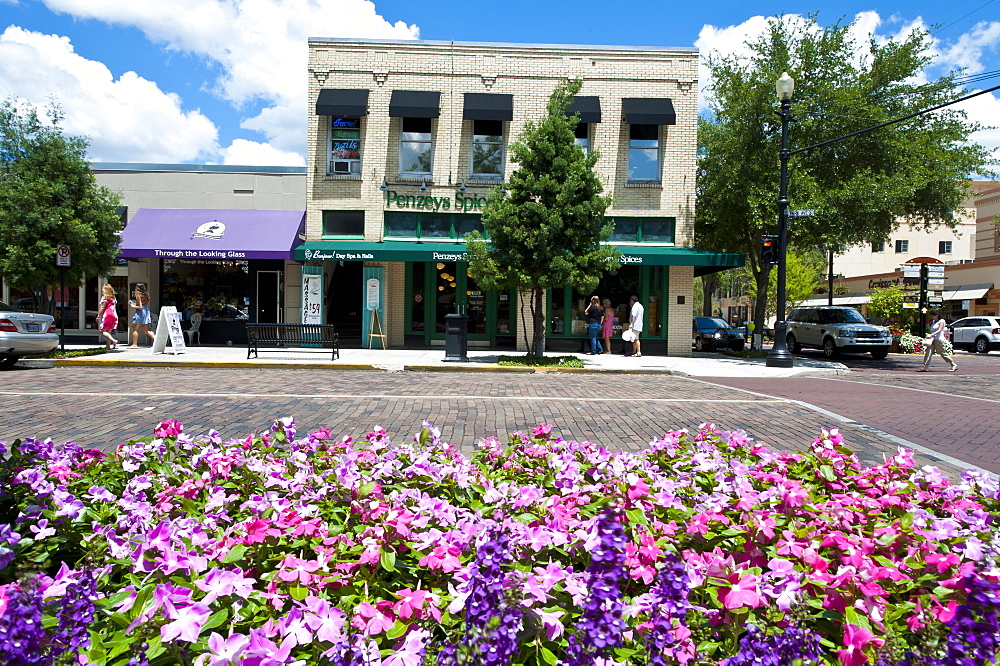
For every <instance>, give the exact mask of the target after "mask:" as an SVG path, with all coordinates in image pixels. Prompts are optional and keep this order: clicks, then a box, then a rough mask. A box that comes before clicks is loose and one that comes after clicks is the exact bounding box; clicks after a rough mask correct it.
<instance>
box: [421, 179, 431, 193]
mask: <svg viewBox="0 0 1000 666" xmlns="http://www.w3.org/2000/svg"><path fill="white" fill-rule="evenodd" d="M420 191H421V192H428V191H429V190H428V189H427V179H426V178H423V179H421V181H420Z"/></svg>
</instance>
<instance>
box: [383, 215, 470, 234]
mask: <svg viewBox="0 0 1000 666" xmlns="http://www.w3.org/2000/svg"><path fill="white" fill-rule="evenodd" d="M472 231H479V232H482V231H483V222H482V220H481V219H480V218H479V216H478V215H463V214H461V213H454V214H447V213H386V214H385V237H386V238H444V239H453V240H462V239H464V238H465V235H466V234H468V233H471V232H472Z"/></svg>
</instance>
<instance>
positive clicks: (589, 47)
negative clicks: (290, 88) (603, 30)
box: [309, 37, 698, 53]
mask: <svg viewBox="0 0 1000 666" xmlns="http://www.w3.org/2000/svg"><path fill="white" fill-rule="evenodd" d="M309 42H316V43H333V44H399V45H401V46H403V45H405V46H412V45H420V46H448V47H451V46H485V47H490V48H522V49H523V48H531V49H560V50H568V49H576V50H584V51H661V52H664V53H669V52H673V53H678V52H679V53H698V48H697V47H695V46H669V47H668V46H620V45H619V46H615V45H609V46H604V45H597V44H529V43H525V44H521V43H517V42H458V41H450V40H430V39H358V38H356V37H310V38H309Z"/></svg>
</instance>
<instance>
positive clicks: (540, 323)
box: [529, 286, 545, 356]
mask: <svg viewBox="0 0 1000 666" xmlns="http://www.w3.org/2000/svg"><path fill="white" fill-rule="evenodd" d="M530 302H531V321H532V324H533V328H534V330H533V331H532V337H531V349H530V350H529V353H530V354H533V355H535V356H544V355H545V289H544V288H542V287H539V286H535V287H533V288H532V290H531V301H530Z"/></svg>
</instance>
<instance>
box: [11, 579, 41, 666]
mask: <svg viewBox="0 0 1000 666" xmlns="http://www.w3.org/2000/svg"><path fill="white" fill-rule="evenodd" d="M6 594H7V610H6V611H4V614H3V615H2V616H0V655H3V656H4V658H5V659H7V660H8V663H11V664H42V663H47V661H48V660H47V659H46V658H45V656H44V652H45V650H44V648H43V646H44V643H45V628H44V627H43V626H42V609H41V598H42V597H41V594H36V593H34V592H33V591H32V590H31V589H28V588H26V587H24V586H21V585H13V586H10V587H8V588H7V590H6Z"/></svg>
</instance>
